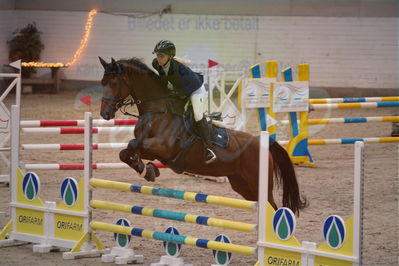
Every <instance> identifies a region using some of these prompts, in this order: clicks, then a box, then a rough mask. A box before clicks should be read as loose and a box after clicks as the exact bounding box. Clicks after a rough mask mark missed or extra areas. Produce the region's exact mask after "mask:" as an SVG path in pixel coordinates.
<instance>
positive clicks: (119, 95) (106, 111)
mask: <svg viewBox="0 0 399 266" xmlns="http://www.w3.org/2000/svg"><path fill="white" fill-rule="evenodd" d="M99 59H100V62H101V64H102V66H103V67H104V76H103V78H102V80H101V84H102V86H103V96H102V102H101V116H102V118H104V119H105V120H110V119H112V118H114V117H115V113H116V111H117V110H118V109H119V108H120V107H121V106H122V105H123V100H124V99H125V98H126V97H128V96H129V94H130V88H129V85H128V83H127V81H126V79H125V77H124V75H123V65H122V64H121V63H118V62H116V61H115V60H114V59H113V58H112V59H111V63H107V62H105V60H104V59H102V58H101V57H99Z"/></svg>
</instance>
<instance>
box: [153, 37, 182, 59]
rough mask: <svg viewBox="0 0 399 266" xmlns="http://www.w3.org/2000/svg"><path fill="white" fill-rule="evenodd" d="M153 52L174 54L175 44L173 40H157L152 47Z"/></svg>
mask: <svg viewBox="0 0 399 266" xmlns="http://www.w3.org/2000/svg"><path fill="white" fill-rule="evenodd" d="M152 53H153V54H166V55H172V56H174V55H176V46H175V45H174V44H173V42H171V41H168V40H161V41H159V42H158V43H157V44H156V45H155V48H154V51H153V52H152Z"/></svg>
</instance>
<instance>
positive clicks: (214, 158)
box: [205, 148, 216, 164]
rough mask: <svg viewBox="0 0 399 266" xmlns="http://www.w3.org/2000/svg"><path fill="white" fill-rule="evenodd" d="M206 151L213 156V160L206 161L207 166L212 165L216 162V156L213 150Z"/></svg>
mask: <svg viewBox="0 0 399 266" xmlns="http://www.w3.org/2000/svg"><path fill="white" fill-rule="evenodd" d="M206 151H207V154H208V152H209V153H210V154H211V155H212V158H210V159H208V160H206V161H205V163H206V164H210V163H213V162H214V161H216V154H215V153H214V152H213V150H211V149H209V148H207V149H206ZM205 159H206V158H205Z"/></svg>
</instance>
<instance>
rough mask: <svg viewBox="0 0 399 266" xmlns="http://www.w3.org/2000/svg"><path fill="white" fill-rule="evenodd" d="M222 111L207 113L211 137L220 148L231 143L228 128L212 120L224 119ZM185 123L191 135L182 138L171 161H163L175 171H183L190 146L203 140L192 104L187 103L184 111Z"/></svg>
mask: <svg viewBox="0 0 399 266" xmlns="http://www.w3.org/2000/svg"><path fill="white" fill-rule="evenodd" d="M221 115H222V113H221V112H215V113H211V114H209V115H206V117H207V120H208V121H209V122H208V125H209V127H211V129H210V132H211V138H212V143H213V144H214V145H216V146H218V147H220V148H226V147H227V146H228V145H229V142H230V140H229V134H228V131H227V128H224V127H220V126H216V125H214V124H213V123H212V121H214V120H216V121H222V119H221ZM183 125H184V129H185V131H186V132H187V133H188V135H189V137H188V138H186V139H183V140H181V141H182V143H181V149H180V151H179V152H178V153H177V154H176V156H175V157H174V158H173V159H171V160H169V161H162V163H164V164H165V165H168V166H169V167H170V168H171V169H172V170H173V171H174V172H175V173H179V174H180V173H182V172H183V169H184V159H185V157H186V154H187V152H188V151H189V149H190V147H191V146H192V145H193V144H194V142H195V141H197V140H201V135H200V133H199V130H198V129H197V128H196V126H195V119H194V111H193V108H192V106H191V104H189V105H187V106H186V108H185V111H184V113H183Z"/></svg>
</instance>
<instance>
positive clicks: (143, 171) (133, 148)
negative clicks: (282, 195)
mask: <svg viewBox="0 0 399 266" xmlns="http://www.w3.org/2000/svg"><path fill="white" fill-rule="evenodd" d="M141 144H142V140H140V139H133V140H131V141H130V142H129V145H128V147H127V149H124V150H122V151H121V152H120V153H119V159H120V160H121V161H122V162H124V163H126V164H127V165H129V166H130V167H131V168H133V169H134V170H136V172H137V173H139V175H140V177H144V178H145V179H146V180H147V181H150V182H153V181H155V178H156V177H158V176H159V175H160V173H159V170H158V168H157V167H156V166H155V165H154V164H152V163H151V162H149V163H147V164H144V162H143V161H142V160H141V158H140V155H141V152H140V147H139V146H141Z"/></svg>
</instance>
